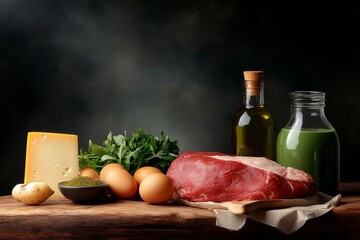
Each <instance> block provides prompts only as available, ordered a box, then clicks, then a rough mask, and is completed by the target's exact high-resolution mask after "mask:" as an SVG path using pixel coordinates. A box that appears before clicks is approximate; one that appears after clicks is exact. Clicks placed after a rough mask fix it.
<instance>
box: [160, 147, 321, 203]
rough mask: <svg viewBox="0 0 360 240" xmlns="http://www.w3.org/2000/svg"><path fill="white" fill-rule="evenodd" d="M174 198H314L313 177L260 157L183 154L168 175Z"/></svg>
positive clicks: (189, 199) (315, 191)
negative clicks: (173, 190)
mask: <svg viewBox="0 0 360 240" xmlns="http://www.w3.org/2000/svg"><path fill="white" fill-rule="evenodd" d="M167 175H168V176H169V177H170V178H171V179H172V181H173V182H174V185H175V189H176V195H177V196H176V197H178V198H182V199H185V200H188V201H193V202H206V201H213V202H225V201H233V200H237V201H241V200H265V199H284V198H295V197H303V196H309V195H314V194H316V193H317V191H318V189H317V186H316V184H315V182H314V181H313V179H312V177H311V176H310V175H309V174H307V173H305V172H303V171H301V170H298V169H294V168H290V167H288V168H285V167H283V166H281V165H279V164H277V163H276V162H274V161H272V160H269V159H266V158H263V157H243V156H232V155H226V154H223V153H218V152H195V153H192V152H186V153H183V154H181V155H180V156H179V157H178V158H177V159H175V160H174V161H173V162H172V163H171V165H170V167H169V169H168V172H167Z"/></svg>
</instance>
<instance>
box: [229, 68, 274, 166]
mask: <svg viewBox="0 0 360 240" xmlns="http://www.w3.org/2000/svg"><path fill="white" fill-rule="evenodd" d="M244 78H245V82H244V87H245V92H244V98H243V106H242V107H241V109H240V110H239V111H238V112H236V113H235V115H234V118H233V121H232V133H231V140H232V141H231V142H232V151H233V154H235V155H240V156H255V157H266V158H268V159H273V158H274V148H275V142H274V131H275V121H274V119H273V117H272V115H271V113H270V112H269V111H268V109H267V108H266V107H265V105H264V81H263V71H245V72H244Z"/></svg>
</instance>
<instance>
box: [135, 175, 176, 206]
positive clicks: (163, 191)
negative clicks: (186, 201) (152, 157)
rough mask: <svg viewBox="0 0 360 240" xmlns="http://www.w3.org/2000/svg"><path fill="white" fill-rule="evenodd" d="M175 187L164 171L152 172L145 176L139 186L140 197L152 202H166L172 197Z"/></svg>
mask: <svg viewBox="0 0 360 240" xmlns="http://www.w3.org/2000/svg"><path fill="white" fill-rule="evenodd" d="M174 191H175V187H174V184H173V182H172V181H171V179H170V178H169V177H168V176H166V175H165V174H163V173H152V174H150V175H148V176H147V177H145V178H144V179H143V180H142V182H141V184H140V187H139V194H140V197H141V198H142V199H143V200H144V201H145V202H148V203H151V204H161V203H166V202H168V201H169V200H171V199H172V197H173V195H174Z"/></svg>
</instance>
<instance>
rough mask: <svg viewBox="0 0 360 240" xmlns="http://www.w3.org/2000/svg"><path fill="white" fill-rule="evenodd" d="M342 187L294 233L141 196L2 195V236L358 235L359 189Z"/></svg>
mask: <svg viewBox="0 0 360 240" xmlns="http://www.w3.org/2000/svg"><path fill="white" fill-rule="evenodd" d="M354 186H355V188H350V189H348V190H346V191H344V195H345V196H344V197H342V200H341V203H340V204H339V206H337V207H336V208H334V209H333V210H332V211H331V212H329V213H327V214H325V215H323V216H321V217H319V218H315V219H311V220H309V221H308V222H306V224H305V225H304V226H303V227H302V228H300V229H299V230H298V231H296V232H295V233H293V234H290V235H285V234H283V233H282V232H280V231H279V230H277V229H275V228H272V227H269V226H266V225H264V224H261V223H257V222H254V221H252V220H250V219H249V220H248V221H247V223H246V225H245V226H244V227H243V228H242V229H240V230H239V231H229V230H227V229H224V228H220V227H217V226H216V225H215V221H216V216H215V214H214V213H213V212H212V211H209V210H205V209H198V208H192V207H189V206H184V205H176V204H168V205H162V206H161V205H150V204H147V203H145V202H142V201H104V202H102V203H101V204H94V205H78V204H74V203H72V202H70V201H69V200H67V199H58V200H56V199H49V200H48V201H46V202H44V203H43V204H41V205H39V206H27V205H24V204H22V203H20V202H17V201H16V200H14V199H13V198H12V197H11V196H2V197H0V239H22V238H27V239H44V238H46V239H62V238H67V239H264V238H269V237H271V238H272V239H304V238H306V239H324V236H328V238H327V239H360V193H357V194H356V195H347V194H346V192H347V191H348V192H352V193H353V192H354V191H353V190H354V189H356V187H358V186H360V183H356V184H355V185H354Z"/></svg>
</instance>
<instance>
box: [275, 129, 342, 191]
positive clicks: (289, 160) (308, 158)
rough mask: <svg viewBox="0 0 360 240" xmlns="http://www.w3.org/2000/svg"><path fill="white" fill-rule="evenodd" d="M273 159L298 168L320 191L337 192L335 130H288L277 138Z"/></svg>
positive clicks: (337, 170) (336, 139)
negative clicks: (275, 156) (312, 179)
mask: <svg viewBox="0 0 360 240" xmlns="http://www.w3.org/2000/svg"><path fill="white" fill-rule="evenodd" d="M276 150H277V162H278V163H279V164H280V165H283V166H286V167H293V168H297V169H301V170H303V171H305V172H307V173H309V174H310V175H311V176H312V177H313V178H314V180H315V181H316V183H317V185H318V187H319V190H320V191H321V192H324V193H327V194H330V195H333V194H336V193H337V190H338V185H339V178H340V176H339V175H340V169H339V168H340V166H339V165H340V160H339V159H340V149H339V140H338V136H337V134H336V132H335V130H326V129H319V130H317V129H314V130H300V131H299V130H290V129H286V128H283V129H282V130H281V131H280V133H279V136H278V138H277V147H276Z"/></svg>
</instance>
